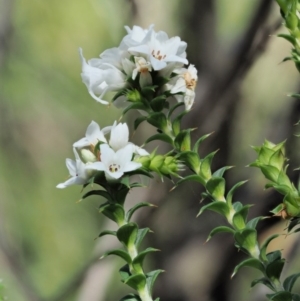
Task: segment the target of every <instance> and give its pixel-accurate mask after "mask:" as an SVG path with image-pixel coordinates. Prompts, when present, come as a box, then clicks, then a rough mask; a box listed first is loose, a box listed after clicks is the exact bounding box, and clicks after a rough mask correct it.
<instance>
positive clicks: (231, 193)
mask: <svg viewBox="0 0 300 301" xmlns="http://www.w3.org/2000/svg"><path fill="white" fill-rule="evenodd" d="M246 182H248V181H247V180H246V181H241V182H238V183H236V184H235V185H234V186H233V187H232V188H231V189H230V190H229V192H228V193H227V196H226V201H227V203H228V204H232V197H233V194H234V192H235V191H236V190H237V189H238V188H239V187H241V186H242V185H244V184H245V183H246Z"/></svg>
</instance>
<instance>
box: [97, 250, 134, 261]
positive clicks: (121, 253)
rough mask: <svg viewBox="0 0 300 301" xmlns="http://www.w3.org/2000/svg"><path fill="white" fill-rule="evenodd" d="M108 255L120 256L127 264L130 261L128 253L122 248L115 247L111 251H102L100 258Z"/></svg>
mask: <svg viewBox="0 0 300 301" xmlns="http://www.w3.org/2000/svg"><path fill="white" fill-rule="evenodd" d="M108 255H116V256H118V257H121V258H122V259H124V260H125V261H126V262H127V263H128V264H129V263H131V257H130V255H129V254H128V253H127V252H126V251H125V250H123V249H115V250H112V251H108V252H106V253H104V254H103V255H102V256H101V257H100V259H102V258H104V257H107V256H108Z"/></svg>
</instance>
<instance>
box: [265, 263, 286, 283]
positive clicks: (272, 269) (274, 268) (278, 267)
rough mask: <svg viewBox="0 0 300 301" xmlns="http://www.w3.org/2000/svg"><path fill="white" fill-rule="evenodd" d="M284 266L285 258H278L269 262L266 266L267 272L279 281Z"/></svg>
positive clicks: (273, 279) (272, 278)
mask: <svg viewBox="0 0 300 301" xmlns="http://www.w3.org/2000/svg"><path fill="white" fill-rule="evenodd" d="M283 266H284V259H278V260H275V261H273V262H271V263H269V264H268V265H267V267H266V274H267V276H268V277H269V278H270V279H271V280H272V281H276V280H277V281H279V279H280V275H281V272H282V269H283Z"/></svg>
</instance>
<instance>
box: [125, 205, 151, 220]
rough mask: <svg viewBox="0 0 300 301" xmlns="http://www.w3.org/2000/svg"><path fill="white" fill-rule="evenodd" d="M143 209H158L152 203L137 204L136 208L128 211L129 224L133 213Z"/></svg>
mask: <svg viewBox="0 0 300 301" xmlns="http://www.w3.org/2000/svg"><path fill="white" fill-rule="evenodd" d="M142 207H156V206H155V205H153V204H151V203H147V202H144V203H138V204H136V205H135V206H133V207H132V208H131V209H129V210H128V212H127V213H126V221H127V222H129V221H130V219H131V217H132V215H133V213H134V212H135V211H136V210H138V209H139V208H142Z"/></svg>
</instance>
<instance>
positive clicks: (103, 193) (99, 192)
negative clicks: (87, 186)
mask: <svg viewBox="0 0 300 301" xmlns="http://www.w3.org/2000/svg"><path fill="white" fill-rule="evenodd" d="M92 195H99V196H102V197H104V198H105V199H107V200H108V201H112V198H111V195H110V194H109V193H108V192H107V191H105V190H91V191H89V192H87V193H85V194H84V195H83V196H82V199H85V198H87V197H89V196H92Z"/></svg>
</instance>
